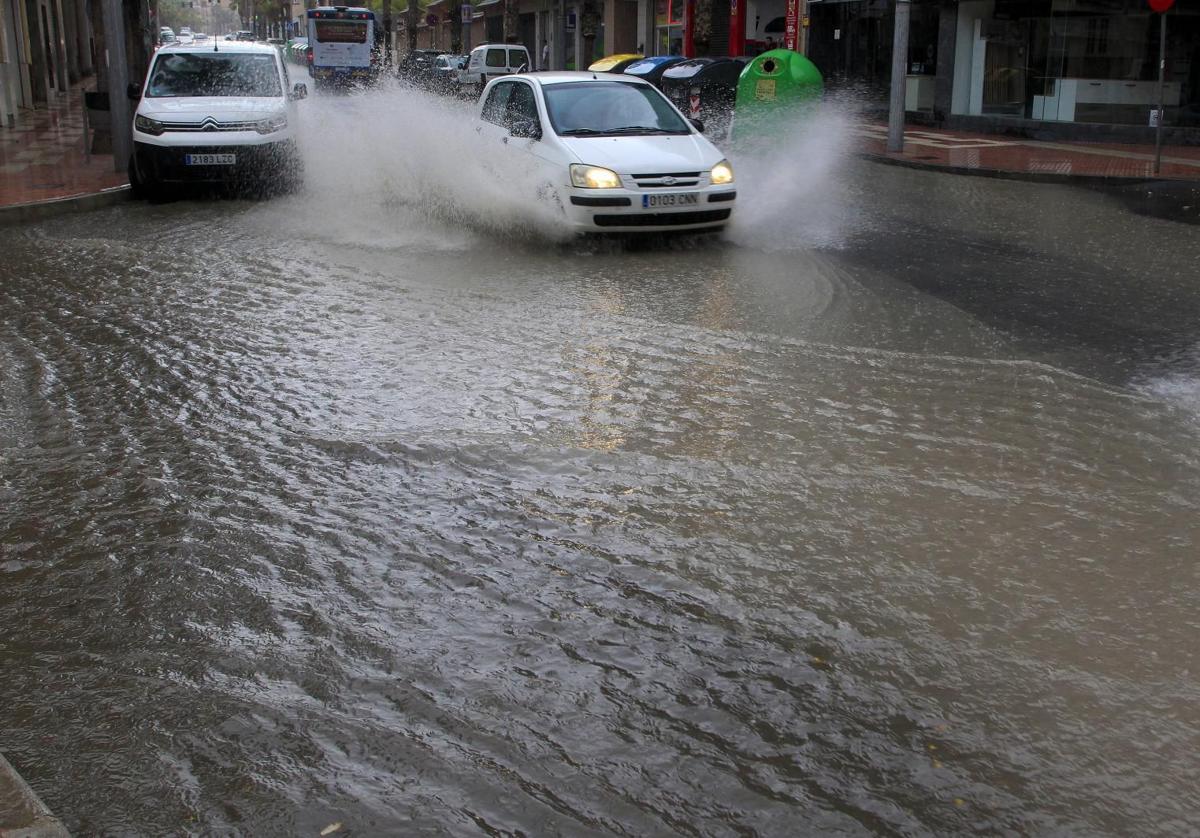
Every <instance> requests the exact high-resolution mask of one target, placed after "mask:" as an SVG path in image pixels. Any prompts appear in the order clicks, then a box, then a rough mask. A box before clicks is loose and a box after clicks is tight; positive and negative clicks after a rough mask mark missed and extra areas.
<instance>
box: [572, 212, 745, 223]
mask: <svg viewBox="0 0 1200 838" xmlns="http://www.w3.org/2000/svg"><path fill="white" fill-rule="evenodd" d="M729 214H730V210H728V209H718V210H702V211H700V212H655V213H650V214H646V215H642V214H637V215H634V214H632V213H627V214H625V215H594V216H592V220H593V221H595V222H596V226H598V227H682V226H684V225H687V224H715V223H716V222H718V221H724V220H725V219H727V218H729Z"/></svg>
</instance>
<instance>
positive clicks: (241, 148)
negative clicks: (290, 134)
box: [133, 139, 299, 184]
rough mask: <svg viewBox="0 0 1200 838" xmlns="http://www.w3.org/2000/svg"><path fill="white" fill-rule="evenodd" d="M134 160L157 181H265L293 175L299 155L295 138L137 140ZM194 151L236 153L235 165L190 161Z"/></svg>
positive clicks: (144, 173) (147, 178)
mask: <svg viewBox="0 0 1200 838" xmlns="http://www.w3.org/2000/svg"><path fill="white" fill-rule="evenodd" d="M133 154H134V160H135V162H136V165H137V168H138V173H139V174H140V175H141V178H142V180H144V181H153V182H157V183H235V184H237V183H262V182H269V181H272V180H275V179H279V178H284V177H288V176H290V175H291V174H292V173H293V172H294V171H295V170H296V168H297V166H298V163H299V155H298V153H297V149H296V143H295V141H294V140H291V139H287V140H280V141H279V142H273V143H272V142H268V143H259V144H257V145H186V146H185V145H180V146H174V145H170V146H164V145H151V144H149V143H142V142H134V144H133ZM194 154H232V155H233V156H234V160H235V162H234V164H233V165H189V164H188V156H189V155H194Z"/></svg>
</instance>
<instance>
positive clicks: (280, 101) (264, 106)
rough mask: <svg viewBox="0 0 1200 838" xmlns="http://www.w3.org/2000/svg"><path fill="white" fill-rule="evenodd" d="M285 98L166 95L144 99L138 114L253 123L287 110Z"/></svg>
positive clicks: (168, 117) (183, 119)
mask: <svg viewBox="0 0 1200 838" xmlns="http://www.w3.org/2000/svg"><path fill="white" fill-rule="evenodd" d="M285 101H286V100H285V99H284V98H283V97H282V96H268V97H255V96H195V97H191V96H186V97H185V96H180V97H168V96H163V97H159V98H154V99H143V100H142V101H141V104H139V105H138V109H137V112H138V113H140V114H142V116H148V117H152V118H154V119H160V120H164V121H166V122H199V121H201V120H202V119H204V118H205V117H206V116H211V117H212V118H213V119H215V120H217V121H218V122H252V121H254V120H256V119H264V118H266V117H268V116H270V115H272V114H276V113H279V112H280V111H281V110H283V107H284V104H285Z"/></svg>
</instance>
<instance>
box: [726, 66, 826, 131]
mask: <svg viewBox="0 0 1200 838" xmlns="http://www.w3.org/2000/svg"><path fill="white" fill-rule="evenodd" d="M824 90H825V80H824V79H822V78H821V71H820V70H818V69H817V67H816V65H815V64H813V63H812V62H811V61H809V60H808V59H807V58H805V57H804V56H803V55H801V54H800V53H798V52H794V51H792V50H790V49H773V50H770V51H768V52H764V53H763V54H762V55H758V56H755V58H754V59H753V60H752V61H751V62H750V63H749V64H747V65H746V68H745V69H744V70H742V74H741V76H740V77H739V78H738V86H737V97H736V99H735V105H734V111H733V131H734V134H735V135H737V136H739V137H746V136H749V135H757V134H763V133H769V132H770V131H771V130H772V129H775V128H777V127H779V126H781V125H783V124H784V123H788V122H795V120H796V119H798V118H803V114H804V113H805V111H806V110H808V109H811V108H813V107H815V105H816V104H817V103H818V102H819V101H820V100H821V96H822V94H823V92H824Z"/></svg>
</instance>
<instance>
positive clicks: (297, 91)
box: [292, 82, 308, 99]
mask: <svg viewBox="0 0 1200 838" xmlns="http://www.w3.org/2000/svg"><path fill="white" fill-rule="evenodd" d="M307 98H308V85H307V84H304V83H303V82H296V85H295V87H293V88H292V99H307Z"/></svg>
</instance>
